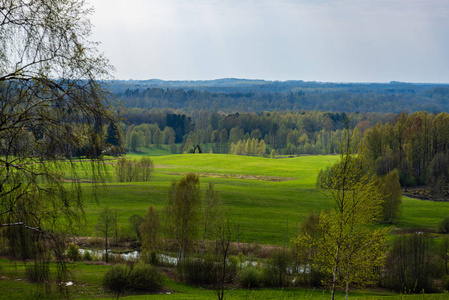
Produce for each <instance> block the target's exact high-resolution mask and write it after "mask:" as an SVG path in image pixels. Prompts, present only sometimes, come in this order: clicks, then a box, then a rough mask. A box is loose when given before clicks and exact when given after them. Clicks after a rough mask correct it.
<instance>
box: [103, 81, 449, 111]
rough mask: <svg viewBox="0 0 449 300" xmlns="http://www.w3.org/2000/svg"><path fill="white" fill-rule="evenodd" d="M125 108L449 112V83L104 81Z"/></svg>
mask: <svg viewBox="0 0 449 300" xmlns="http://www.w3.org/2000/svg"><path fill="white" fill-rule="evenodd" d="M105 83H106V84H107V86H108V88H109V89H110V91H111V92H112V93H113V94H115V95H116V96H117V97H118V98H119V99H120V100H121V102H122V103H123V104H124V105H125V107H138V108H147V109H151V108H164V107H170V108H174V109H183V110H185V111H192V110H202V109H208V110H210V111H224V112H261V111H271V110H324V111H342V112H383V113H386V112H393V113H398V112H402V111H405V112H414V111H418V110H425V111H429V112H442V111H446V112H448V111H449V84H429V83H405V82H397V81H392V82H389V83H332V82H314V81H309V82H307V81H302V80H291V81H266V80H260V79H237V78H225V79H216V80H200V81H164V80H159V79H150V80H142V81H140V80H127V81H121V80H119V81H108V82H105Z"/></svg>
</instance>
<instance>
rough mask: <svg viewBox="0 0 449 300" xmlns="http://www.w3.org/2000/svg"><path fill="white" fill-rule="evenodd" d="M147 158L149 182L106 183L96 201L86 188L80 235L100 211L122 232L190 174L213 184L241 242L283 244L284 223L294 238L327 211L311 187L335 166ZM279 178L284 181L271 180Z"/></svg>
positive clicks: (323, 159) (211, 157)
mask: <svg viewBox="0 0 449 300" xmlns="http://www.w3.org/2000/svg"><path fill="white" fill-rule="evenodd" d="M152 159H153V161H154V164H155V165H156V166H157V167H156V168H155V171H154V174H153V178H152V180H151V182H147V183H142V182H137V183H136V182H133V183H116V182H109V183H107V184H106V186H105V187H104V189H102V190H101V191H100V192H99V193H98V202H96V201H95V200H93V196H92V191H91V189H89V188H87V187H88V185H87V184H86V189H85V194H86V196H87V199H88V200H87V201H86V216H87V226H86V229H85V230H84V231H83V232H81V235H95V232H94V227H95V223H96V220H97V219H98V216H99V213H100V211H101V208H102V207H103V206H109V207H111V208H116V209H118V210H119V212H120V213H119V226H120V227H122V228H127V227H128V218H129V217H130V216H131V215H132V214H135V213H136V214H140V215H143V214H144V213H145V211H146V209H147V207H148V206H149V205H153V206H155V207H156V209H158V210H161V209H162V208H163V206H164V204H165V201H166V199H167V191H168V187H169V185H170V183H171V181H172V180H179V179H180V178H181V177H182V176H183V175H184V174H187V173H189V172H194V173H199V174H200V176H201V186H202V188H206V186H207V184H208V183H209V182H212V183H214V184H215V189H216V190H217V191H218V193H219V195H220V197H221V199H222V202H223V207H224V209H225V211H226V212H228V213H229V215H231V216H232V220H233V221H234V222H235V223H238V224H240V225H241V227H242V228H243V233H242V237H241V241H244V242H251V243H254V242H259V243H262V244H285V239H286V226H287V222H288V225H289V228H288V231H289V237H293V235H294V233H295V230H296V223H299V222H301V221H302V220H303V219H304V218H305V216H306V215H307V213H308V212H309V211H315V212H319V211H321V210H322V209H329V208H331V206H332V202H331V201H330V199H327V198H326V197H324V195H323V193H322V192H320V191H318V190H316V189H315V188H314V186H315V181H316V175H317V173H318V171H319V170H320V169H321V168H324V167H326V166H327V165H329V164H332V163H333V162H335V161H336V159H337V157H336V156H305V157H297V158H288V159H269V158H257V157H245V156H234V155H222V154H201V155H198V154H196V155H195V154H192V155H169V156H157V157H153V158H152ZM225 176H228V178H224V177H225ZM280 178H283V179H288V180H286V181H272V180H279V179H280ZM267 220H269V222H267Z"/></svg>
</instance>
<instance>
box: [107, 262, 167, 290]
mask: <svg viewBox="0 0 449 300" xmlns="http://www.w3.org/2000/svg"><path fill="white" fill-rule="evenodd" d="M163 285H164V278H163V277H162V275H161V274H160V273H159V272H158V270H157V269H156V268H155V267H153V266H150V265H145V264H138V265H135V266H134V268H133V269H132V270H130V269H129V268H127V267H126V266H125V265H123V264H119V265H115V266H113V267H112V268H110V269H109V270H108V271H107V272H106V274H105V276H104V278H103V287H104V288H105V289H108V290H110V291H113V292H117V293H120V292H123V291H125V290H133V291H139V292H156V291H159V290H160V289H161V288H162V287H163Z"/></svg>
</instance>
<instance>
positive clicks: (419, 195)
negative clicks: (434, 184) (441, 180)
mask: <svg viewBox="0 0 449 300" xmlns="http://www.w3.org/2000/svg"><path fill="white" fill-rule="evenodd" d="M402 195H404V196H407V197H410V198H414V199H419V200H423V201H433V202H449V195H448V192H447V191H446V192H445V195H444V196H443V197H441V198H432V197H431V195H430V189H429V188H428V187H425V186H421V187H415V188H407V189H405V190H403V191H402Z"/></svg>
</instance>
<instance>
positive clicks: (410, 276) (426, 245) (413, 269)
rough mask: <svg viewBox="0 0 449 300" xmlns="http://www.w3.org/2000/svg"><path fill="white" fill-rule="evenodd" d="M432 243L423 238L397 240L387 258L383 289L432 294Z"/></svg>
mask: <svg viewBox="0 0 449 300" xmlns="http://www.w3.org/2000/svg"><path fill="white" fill-rule="evenodd" d="M432 248H433V245H432V240H431V239H430V238H428V237H426V236H425V235H423V234H417V233H415V234H410V235H405V236H401V237H398V238H397V239H396V240H395V241H394V243H393V247H392V248H391V250H390V252H389V253H388V255H387V261H386V272H385V276H384V278H383V280H384V284H385V286H386V287H388V288H390V289H392V290H394V291H396V292H403V293H421V292H422V291H425V292H426V293H428V292H433V291H435V287H434V283H435V279H436V277H437V276H436V275H437V274H436V272H437V271H438V270H439V269H440V268H439V267H438V263H437V262H436V261H435V259H434V253H433V251H432Z"/></svg>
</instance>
